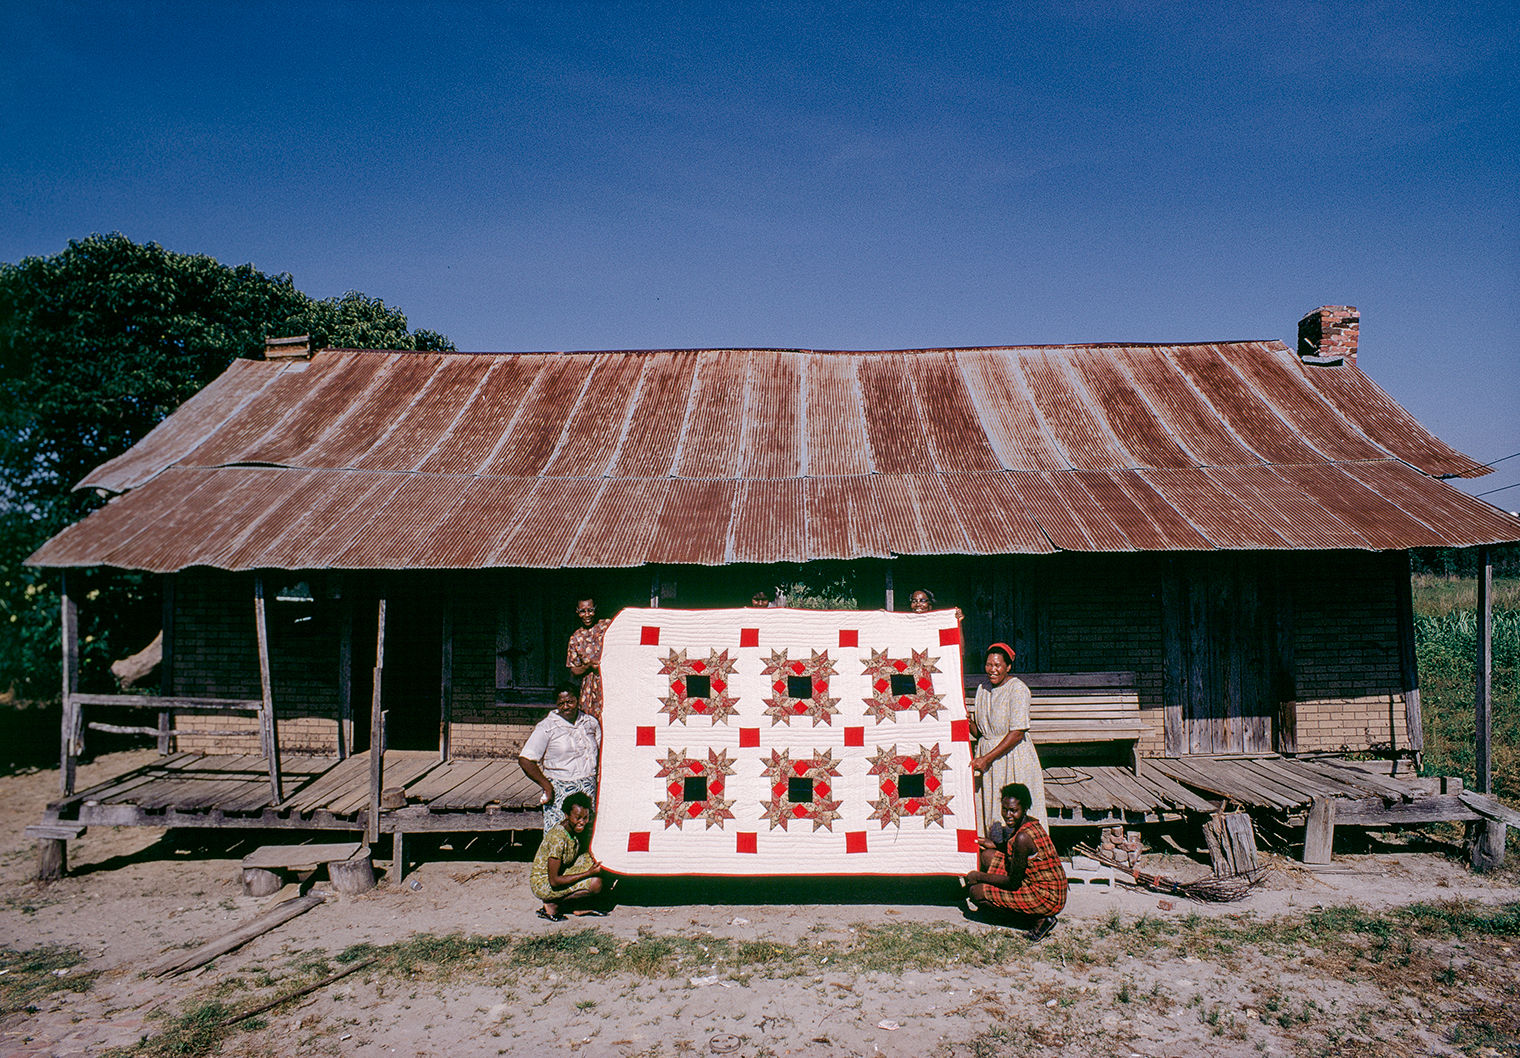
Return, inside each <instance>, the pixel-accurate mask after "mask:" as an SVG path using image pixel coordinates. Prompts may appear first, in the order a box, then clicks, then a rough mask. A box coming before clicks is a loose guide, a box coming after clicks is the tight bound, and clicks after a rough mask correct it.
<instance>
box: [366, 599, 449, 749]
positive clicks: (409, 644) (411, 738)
mask: <svg viewBox="0 0 1520 1058" xmlns="http://www.w3.org/2000/svg"><path fill="white" fill-rule="evenodd" d="M371 656H373V651H372V652H371ZM356 660H357V659H356ZM355 682H356V683H357V682H358V681H355ZM442 683H443V599H442V593H441V592H439V591H436V590H435V591H432V592H413V591H408V592H405V593H397V594H395V595H394V596H392V597H391V598H390V599H388V600H387V601H386V606H385V671H384V674H383V676H382V678H381V698H382V701H383V703H384V704H383V708H384V709H385V712H386V718H385V745H386V748H387V749H433V750H436V749H437V748H438V745H439V739H440V731H439V722H440V705H439V697H440V694H441V689H442ZM355 712H356V713H360V714H361V715H364V716H366V718H367V716H368V712H369V710H367V709H365V710H362V711H361V710H355Z"/></svg>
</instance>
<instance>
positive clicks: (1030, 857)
mask: <svg viewBox="0 0 1520 1058" xmlns="http://www.w3.org/2000/svg"><path fill="white" fill-rule="evenodd" d="M999 792H1000V793H1001V794H1002V798H1003V822H1002V823H1001V824H999V823H993V824H992V825H991V826H989V827H988V828H987V833H988V836H987V837H985V838H978V839H977V844H978V845H980V846H981V852H980V854H979V855H978V861H979V863H980V866H981V870H977V871H972V872H971V873H970V874H968V875H966V877H965V878H964V879H963V880H962V881H963V883H964V884H966V885H968V886H970V890H971V901H972V903H974V904H975V905H976V906H977V907H978V908H980V909H982V910H1001V911H1014V912H1018V913H1019V914H1021V915H1027V916H1030V917H1032V918H1034V919H1035V920H1036V921H1035V923H1034V926H1033V927H1032V928H1031V929H1030V930H1029V939H1030V940H1039V939H1040V938H1041V937H1043V936H1045V935H1046V934H1047V933H1049V932H1050V931H1051V930H1053V929H1055V927H1056V916H1057V915H1059V914H1060V913H1061V910H1062V909H1063V908H1065V907H1066V871H1065V870H1064V869H1063V868H1062V867H1061V856H1060V854H1059V853H1057V852H1056V847H1055V844H1054V843H1053V842H1051V840H1050V835H1049V834H1047V833H1045V828H1044V827H1042V826H1040V824H1039V823H1037V822H1036V821H1035V820H1034V819H1033V817H1031V816H1030V815H1029V802H1030V796H1029V787H1027V786H1025V785H1023V784H1022V783H1009V784H1008V785H1007V786H1005V787H1003V788H1002V790H1001V791H999Z"/></svg>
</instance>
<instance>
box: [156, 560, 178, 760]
mask: <svg viewBox="0 0 1520 1058" xmlns="http://www.w3.org/2000/svg"><path fill="white" fill-rule="evenodd" d="M174 579H175V575H174V574H173V573H165V574H164V606H163V621H162V623H161V627H162V629H163V631H162V632H161V633H160V635H161V636H162V647H161V649H162V653H161V654H160V656H159V661H158V693H159V694H161V695H163V696H164V697H165V698H170V697H173V695H174ZM173 737H174V712H173V710H170V709H161V710H159V713H158V755H159V756H161V757H165V756H168V754H169V745H170V740H171V739H172V738H173Z"/></svg>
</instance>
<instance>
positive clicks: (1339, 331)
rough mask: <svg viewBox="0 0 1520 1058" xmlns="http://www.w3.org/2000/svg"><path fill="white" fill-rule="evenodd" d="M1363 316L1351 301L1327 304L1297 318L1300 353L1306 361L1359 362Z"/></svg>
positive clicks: (1317, 362)
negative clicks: (1359, 327)
mask: <svg viewBox="0 0 1520 1058" xmlns="http://www.w3.org/2000/svg"><path fill="white" fill-rule="evenodd" d="M1361 321H1362V318H1361V317H1360V316H1359V315H1357V311H1356V309H1355V308H1354V307H1352V306H1350V305H1325V306H1324V307H1322V308H1317V309H1315V310H1314V311H1313V312H1311V313H1309V315H1307V316H1305V317H1304V318H1303V319H1301V320H1299V321H1298V357H1299V359H1300V360H1302V361H1303V362H1304V363H1306V364H1332V365H1333V364H1341V363H1346V364H1350V365H1351V366H1353V367H1354V366H1356V337H1357V328H1358V325H1359V324H1360V323H1361Z"/></svg>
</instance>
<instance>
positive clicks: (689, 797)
mask: <svg viewBox="0 0 1520 1058" xmlns="http://www.w3.org/2000/svg"><path fill="white" fill-rule="evenodd" d="M919 785H920V786H922V785H923V783H922V782H920V783H919ZM681 800H683V801H705V800H707V776H705V775H688V776H687V777H686V780H685V781H684V782H683V783H682V784H681Z"/></svg>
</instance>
